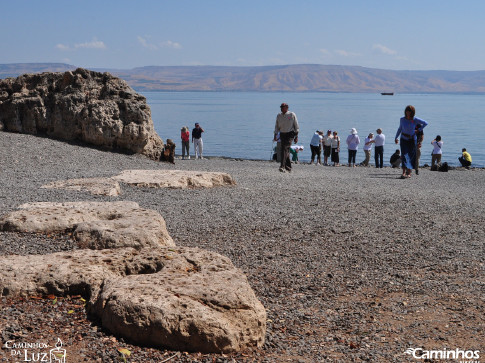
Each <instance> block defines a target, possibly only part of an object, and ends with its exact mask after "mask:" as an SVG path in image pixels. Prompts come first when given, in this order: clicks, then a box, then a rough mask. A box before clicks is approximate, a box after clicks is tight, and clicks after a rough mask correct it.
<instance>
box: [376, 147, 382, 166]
mask: <svg viewBox="0 0 485 363" xmlns="http://www.w3.org/2000/svg"><path fill="white" fill-rule="evenodd" d="M374 159H375V161H376V168H382V167H383V166H384V146H376V148H375V150H374Z"/></svg>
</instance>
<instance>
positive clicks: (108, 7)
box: [0, 0, 485, 70]
mask: <svg viewBox="0 0 485 363" xmlns="http://www.w3.org/2000/svg"><path fill="white" fill-rule="evenodd" d="M0 6H1V8H0V9H1V21H0V34H1V38H0V49H1V50H0V63H32V62H63V63H69V64H72V65H75V66H80V67H88V68H133V67H139V66H146V65H239V66H253V65H275V64H300V63H312V64H339V65H359V66H365V67H372V68H384V69H413V70H417V69H422V70H428V69H445V70H485V39H484V36H485V21H484V20H483V17H484V15H485V1H484V0H460V1H458V0H456V1H455V0H436V1H435V0H408V1H394V0H387V1H377V0H367V1H366V0H348V1H346V0H334V1H324V0H320V1H317V0H315V1H305V0H299V1H288V0H278V1H264V0H256V1H253V0H238V1H235V0H234V1H232V0H225V1H222V0H220V1H214V0H200V1H196V0H187V1H185V0H173V1H169V0H167V1H163V0H159V1H145V0H133V1H127V0H114V1H103V0H97V1H92V0H86V1H75V0H62V1H59V0H55V1H54V0H53V1H50V0H36V1H34V0H30V1H29V0H0Z"/></svg>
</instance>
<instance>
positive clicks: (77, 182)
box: [42, 178, 121, 197]
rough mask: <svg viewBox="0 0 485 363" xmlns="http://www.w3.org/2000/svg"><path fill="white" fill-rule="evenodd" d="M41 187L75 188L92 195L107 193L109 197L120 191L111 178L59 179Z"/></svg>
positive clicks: (117, 184) (118, 193) (116, 183)
mask: <svg viewBox="0 0 485 363" xmlns="http://www.w3.org/2000/svg"><path fill="white" fill-rule="evenodd" d="M42 188H45V189H66V190H76V191H82V192H89V193H91V194H93V195H107V196H110V197H116V196H118V195H120V193H121V188H120V184H119V183H118V182H117V181H116V180H114V179H112V178H81V179H69V180H59V181H55V182H52V183H49V184H46V185H43V186H42Z"/></svg>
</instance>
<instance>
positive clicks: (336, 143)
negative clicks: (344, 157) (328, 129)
mask: <svg viewBox="0 0 485 363" xmlns="http://www.w3.org/2000/svg"><path fill="white" fill-rule="evenodd" d="M339 152H340V137H339V136H338V132H337V131H334V132H333V137H332V159H331V160H332V162H333V166H339V165H340V164H339V163H340V157H339Z"/></svg>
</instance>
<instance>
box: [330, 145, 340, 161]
mask: <svg viewBox="0 0 485 363" xmlns="http://www.w3.org/2000/svg"><path fill="white" fill-rule="evenodd" d="M339 159H340V158H339V155H338V149H337V148H332V158H331V159H330V160H332V162H333V163H336V164H338V163H340V160H339Z"/></svg>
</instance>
